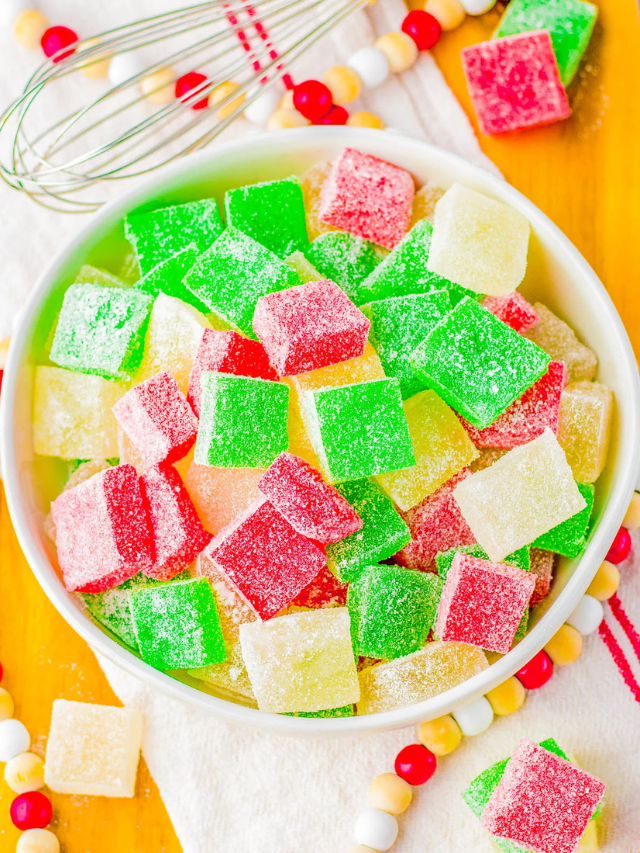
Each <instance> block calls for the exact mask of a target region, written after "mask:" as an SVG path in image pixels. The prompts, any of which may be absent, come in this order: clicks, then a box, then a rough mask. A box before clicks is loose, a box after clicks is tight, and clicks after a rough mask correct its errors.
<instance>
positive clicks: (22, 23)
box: [13, 9, 49, 50]
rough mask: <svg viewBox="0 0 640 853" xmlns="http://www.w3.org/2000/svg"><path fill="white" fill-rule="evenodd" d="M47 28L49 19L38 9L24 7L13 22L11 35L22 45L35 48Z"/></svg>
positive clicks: (30, 48)
mask: <svg viewBox="0 0 640 853" xmlns="http://www.w3.org/2000/svg"><path fill="white" fill-rule="evenodd" d="M48 29H49V19H48V18H47V16H46V15H43V14H42V12H41V11H40V10H39V9H25V10H24V12H20V14H19V15H18V17H17V18H16V19H15V21H14V22H13V37H14V39H15V40H16V41H17V42H18V44H19V45H21V46H22V47H26V48H27V49H28V50H35V49H36V48H38V47H40V39H41V38H42V36H43V35H44V34H45V32H46V31H47V30H48Z"/></svg>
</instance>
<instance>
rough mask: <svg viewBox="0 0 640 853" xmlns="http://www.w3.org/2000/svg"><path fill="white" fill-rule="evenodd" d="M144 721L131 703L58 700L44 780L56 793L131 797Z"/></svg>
mask: <svg viewBox="0 0 640 853" xmlns="http://www.w3.org/2000/svg"><path fill="white" fill-rule="evenodd" d="M142 724H143V717H142V714H141V713H140V711H136V710H134V709H133V708H113V707H110V706H108V705H94V704H90V703H87V702H69V701H68V700H66V699H54V701H53V712H52V715H51V728H50V729H49V737H48V739H47V756H46V762H45V770H44V780H45V784H46V785H47V787H49V788H50V789H51V790H52V791H55V792H56V793H58V794H79V795H86V796H94V797H133V796H134V794H135V787H136V774H137V770H138V758H139V755H140V745H141V741H142Z"/></svg>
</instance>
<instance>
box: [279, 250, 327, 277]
mask: <svg viewBox="0 0 640 853" xmlns="http://www.w3.org/2000/svg"><path fill="white" fill-rule="evenodd" d="M285 263H287V264H288V265H289V266H290V267H291V269H292V270H295V272H296V274H297V276H298V278H299V279H300V281H301V283H302V284H306V283H307V282H308V281H320V279H321V278H329V276H323V275H321V274H320V273H319V272H318V270H317V269H316V268H315V267H314V266H313V264H312V263H311V262H310V261H308V260H307V259H306V258H305V256H304V255H303V254H302V252H293V253H292V254H291V255H289V257H288V258H285Z"/></svg>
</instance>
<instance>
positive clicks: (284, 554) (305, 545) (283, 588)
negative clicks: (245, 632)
mask: <svg viewBox="0 0 640 853" xmlns="http://www.w3.org/2000/svg"><path fill="white" fill-rule="evenodd" d="M205 553H206V556H207V557H209V558H210V559H211V560H212V561H213V562H214V563H215V565H216V566H217V567H218V568H219V569H220V570H221V571H223V572H224V574H225V575H226V577H227V578H228V579H229V580H230V581H231V583H232V584H233V585H234V586H235V588H236V589H237V590H238V592H239V593H240V594H241V595H242V596H243V597H244V598H245V599H246V601H247V602H248V603H249V604H250V605H251V607H252V608H253V609H254V610H255V612H256V613H257V614H258V616H259V617H260V618H261V619H271V617H273V616H275V615H276V613H278V611H280V610H282V608H283V607H286V606H287V605H288V604H290V603H291V602H292V601H293V600H294V598H296V596H297V595H298V594H299V593H300V592H301V591H302V590H303V589H304V588H305V587H306V586H307V585H308V584H309V583H311V581H312V580H313V579H314V578H315V577H316V575H317V574H318V572H319V571H320V569H321V568H322V567H323V566H324V565H326V562H327V559H326V556H325V554H324V551H322V549H321V548H320V547H319V546H318V545H316V544H315V543H313V542H311V541H309V540H308V539H307V538H306V537H304V536H301V535H300V534H299V533H298V532H297V531H296V530H294V529H293V527H291V525H290V524H289V522H288V521H287V520H286V519H285V518H284V517H283V516H282V515H280V513H279V512H278V511H277V510H276V509H275V507H273V506H272V505H271V504H270V503H269V502H268V501H267V500H265V499H264V498H259V499H258V500H257V501H255V502H254V503H252V504H250V505H249V506H248V507H247V509H246V510H245V511H244V512H243V513H242V514H241V515H239V516H238V517H237V518H236V519H235V520H234V521H233V522H232V523H231V524H229V525H228V526H227V527H225V528H223V529H222V530H221V531H220V532H219V533H218V535H217V536H215V537H214V539H213V540H212V541H211V543H210V544H209V545H208V546H207V549H206V552H205Z"/></svg>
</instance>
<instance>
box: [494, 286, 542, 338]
mask: <svg viewBox="0 0 640 853" xmlns="http://www.w3.org/2000/svg"><path fill="white" fill-rule="evenodd" d="M482 305H483V307H484V308H486V309H487V311H491V313H492V314H495V316H496V317H497V318H498V319H499V320H502V322H503V323H506V324H507V326H511V328H512V329H513V331H514V332H526V331H527V329H530V328H531V327H532V326H535V324H536V323H537V322H538V320H539V319H540V318H539V317H538V315H537V314H536V312H535V309H534V307H533V305H530V304H529V303H528V302H527V300H526V299H525V298H524V296H523V295H522V294H521V293H518V291H517V290H514V291H513V292H512V293H508V294H507V295H506V296H485V298H484V299H483V300H482Z"/></svg>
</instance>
